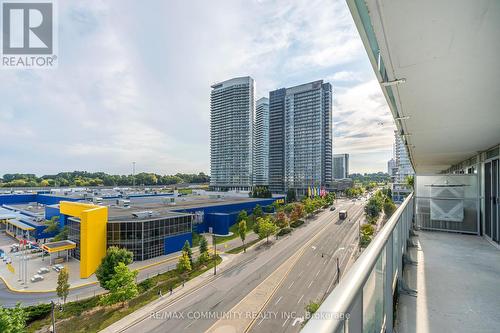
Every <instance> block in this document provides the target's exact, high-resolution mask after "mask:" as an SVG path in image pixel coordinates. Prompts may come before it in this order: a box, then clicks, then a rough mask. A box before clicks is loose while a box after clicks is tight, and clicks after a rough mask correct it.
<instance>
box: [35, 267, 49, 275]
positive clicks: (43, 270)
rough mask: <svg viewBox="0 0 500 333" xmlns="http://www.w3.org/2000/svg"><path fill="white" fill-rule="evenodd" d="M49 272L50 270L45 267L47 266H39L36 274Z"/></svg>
mask: <svg viewBox="0 0 500 333" xmlns="http://www.w3.org/2000/svg"><path fill="white" fill-rule="evenodd" d="M48 272H50V270H49V269H48V268H47V267H40V269H39V270H38V272H37V273H38V274H46V273H48Z"/></svg>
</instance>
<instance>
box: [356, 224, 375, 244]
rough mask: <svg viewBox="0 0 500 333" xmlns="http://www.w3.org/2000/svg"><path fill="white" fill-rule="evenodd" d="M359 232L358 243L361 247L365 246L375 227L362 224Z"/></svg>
mask: <svg viewBox="0 0 500 333" xmlns="http://www.w3.org/2000/svg"><path fill="white" fill-rule="evenodd" d="M360 233H361V234H360V239H359V245H360V246H361V247H367V246H368V244H370V242H371V240H372V237H373V234H374V233H375V228H374V227H373V225H371V224H363V225H362V226H361V230H360Z"/></svg>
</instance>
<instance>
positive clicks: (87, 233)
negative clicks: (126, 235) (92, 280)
mask: <svg viewBox="0 0 500 333" xmlns="http://www.w3.org/2000/svg"><path fill="white" fill-rule="evenodd" d="M59 210H60V212H61V213H62V214H65V215H69V216H74V217H78V218H79V219H80V278H88V277H89V276H91V275H92V274H94V272H95V271H96V269H97V267H98V266H99V265H100V264H101V260H102V258H104V256H105V255H106V232H107V227H106V225H107V223H108V207H104V206H98V205H92V204H83V203H79V202H68V201H61V202H60V203H59Z"/></svg>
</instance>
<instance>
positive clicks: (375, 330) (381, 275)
mask: <svg viewBox="0 0 500 333" xmlns="http://www.w3.org/2000/svg"><path fill="white" fill-rule="evenodd" d="M385 251H386V250H385V248H384V250H383V251H382V252H381V253H380V255H379V257H378V260H377V263H376V264H375V267H374V268H373V269H372V272H371V273H370V277H369V278H368V280H367V281H366V283H365V285H364V287H363V333H379V332H380V330H381V329H382V323H383V322H384V316H385V305H384V295H385V293H384V291H385Z"/></svg>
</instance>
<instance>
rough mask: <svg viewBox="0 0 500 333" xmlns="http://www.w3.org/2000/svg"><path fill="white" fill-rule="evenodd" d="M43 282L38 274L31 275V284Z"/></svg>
mask: <svg viewBox="0 0 500 333" xmlns="http://www.w3.org/2000/svg"><path fill="white" fill-rule="evenodd" d="M42 280H43V276H41V275H39V274H35V275H33V277H32V278H31V282H38V281H42Z"/></svg>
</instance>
